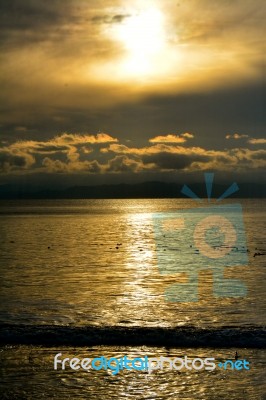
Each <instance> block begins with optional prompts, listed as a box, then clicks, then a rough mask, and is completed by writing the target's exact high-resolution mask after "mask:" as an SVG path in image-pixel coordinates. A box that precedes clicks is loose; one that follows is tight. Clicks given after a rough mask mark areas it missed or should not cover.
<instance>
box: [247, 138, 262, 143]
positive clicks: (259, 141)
mask: <svg viewBox="0 0 266 400" xmlns="http://www.w3.org/2000/svg"><path fill="white" fill-rule="evenodd" d="M248 143H250V144H266V139H264V138H261V139H249V140H248Z"/></svg>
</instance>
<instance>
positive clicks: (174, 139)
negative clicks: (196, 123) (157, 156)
mask: <svg viewBox="0 0 266 400" xmlns="http://www.w3.org/2000/svg"><path fill="white" fill-rule="evenodd" d="M193 137H194V135H193V134H192V133H181V135H173V134H169V135H161V136H155V137H154V138H152V139H149V142H150V143H185V142H186V141H187V139H193Z"/></svg>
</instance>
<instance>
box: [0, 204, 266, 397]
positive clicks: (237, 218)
mask: <svg viewBox="0 0 266 400" xmlns="http://www.w3.org/2000/svg"><path fill="white" fill-rule="evenodd" d="M265 217H266V206H265V200H263V199H226V200H223V201H221V202H218V203H217V202H215V200H212V201H209V202H208V200H207V199H203V201H202V202H195V201H193V200H190V199H188V200H186V199H118V200H117V199H116V200H114V199H104V200H103V199H93V200H87V199H81V200H60V199H58V200H10V201H3V200H1V201H0V322H1V328H0V345H1V347H0V362H1V383H0V393H1V394H0V398H1V399H12V400H13V399H21V400H24V399H30V400H31V399H32V400H33V399H62V400H63V399H95V398H96V399H104V400H105V399H158V400H159V399H161V400H166V399H211V400H212V399H213V400H217V399H224V400H227V399H228V400H229V399H230V400H233V399H237V400H244V399H254V400H255V399H256V400H257V399H266V374H265V370H266V369H265V366H266V349H265V343H266V330H265V323H266V296H265V292H266V290H265V288H266V283H265V278H266V263H265V255H266V245H265V228H266V224H265ZM236 351H237V357H236V356H235V352H236ZM58 353H61V354H62V356H61V358H64V357H68V358H70V359H71V358H79V359H83V358H90V359H93V358H96V357H97V358H101V357H105V358H117V359H121V358H122V357H124V356H127V357H128V359H134V358H144V357H150V358H157V359H158V358H160V357H168V358H171V359H175V358H179V360H180V359H184V358H185V357H187V358H188V359H191V360H193V359H195V358H202V359H205V358H214V359H215V362H216V368H215V369H214V370H212V371H209V370H206V369H205V368H201V369H195V368H194V369H193V368H192V369H188V368H183V369H175V368H171V365H170V364H167V363H165V365H164V368H157V369H156V368H155V369H154V370H153V371H147V370H145V369H142V370H140V369H139V370H137V369H131V370H130V369H127V368H121V370H120V371H119V372H118V373H117V374H114V373H113V371H112V369H110V368H101V369H99V370H94V369H90V370H84V369H82V368H80V369H78V370H74V369H72V368H71V367H70V366H69V365H66V366H65V369H62V368H61V369H60V368H58V369H56V370H55V368H54V359H55V356H56V354H58ZM237 359H238V360H246V361H247V362H248V363H249V368H248V369H245V368H239V369H238V368H236V367H235V361H236V360H237ZM226 360H231V361H232V363H229V367H228V368H224V362H225V361H226ZM218 364H220V367H219V366H218Z"/></svg>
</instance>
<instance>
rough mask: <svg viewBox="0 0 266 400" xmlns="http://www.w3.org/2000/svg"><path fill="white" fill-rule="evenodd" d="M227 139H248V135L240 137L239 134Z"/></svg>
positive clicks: (229, 136)
mask: <svg viewBox="0 0 266 400" xmlns="http://www.w3.org/2000/svg"><path fill="white" fill-rule="evenodd" d="M225 138H226V139H235V140H238V139H244V138H248V135H239V133H234V134H233V135H226V136H225Z"/></svg>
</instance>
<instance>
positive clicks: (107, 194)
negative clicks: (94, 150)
mask: <svg viewBox="0 0 266 400" xmlns="http://www.w3.org/2000/svg"><path fill="white" fill-rule="evenodd" d="M182 186H183V185H180V184H177V183H166V182H143V183H137V184H126V183H121V184H114V185H95V186H73V187H69V188H67V189H60V190H56V189H43V190H38V191H35V190H34V189H33V188H25V187H23V186H21V187H19V186H16V185H2V186H0V199H129V198H133V199H140V198H179V197H181V198H182V197H185V196H184V195H183V194H182V193H181V188H182ZM189 187H190V188H191V189H192V190H193V191H194V192H195V193H196V194H197V195H198V196H199V197H203V198H204V197H206V189H205V185H204V184H203V183H196V184H191V185H189ZM227 188H228V185H220V184H217V185H214V187H213V193H212V197H214V198H217V197H219V196H220V195H221V194H222V193H223V192H224V191H225V190H226V189H227ZM232 197H235V198H265V197H266V185H265V184H257V183H243V184H239V191H238V192H236V193H234V194H233V195H232Z"/></svg>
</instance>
